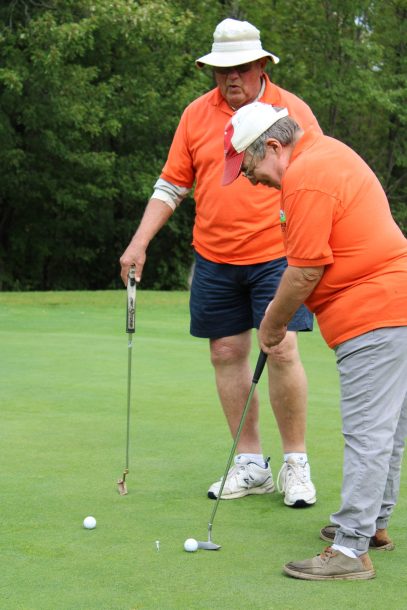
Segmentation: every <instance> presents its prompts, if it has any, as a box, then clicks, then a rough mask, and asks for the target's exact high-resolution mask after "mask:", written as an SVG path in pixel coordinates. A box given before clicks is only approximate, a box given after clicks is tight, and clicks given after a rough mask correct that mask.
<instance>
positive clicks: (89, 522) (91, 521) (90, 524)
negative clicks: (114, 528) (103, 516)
mask: <svg viewBox="0 0 407 610" xmlns="http://www.w3.org/2000/svg"><path fill="white" fill-rule="evenodd" d="M83 527H84V528H85V529H87V530H93V529H95V527H96V519H95V517H85V519H84V520H83Z"/></svg>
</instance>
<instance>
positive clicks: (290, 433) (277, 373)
mask: <svg viewBox="0 0 407 610" xmlns="http://www.w3.org/2000/svg"><path fill="white" fill-rule="evenodd" d="M267 365H268V372H269V394H270V403H271V405H272V408H273V411H274V416H275V418H276V421H277V425H278V428H279V430H280V436H281V443H282V446H283V451H284V453H291V452H295V453H305V451H306V448H305V431H306V419H307V394H308V384H307V377H306V375H305V371H304V367H303V365H302V362H301V359H300V355H299V352H298V343H297V336H296V333H295V332H288V333H287V335H286V337H285V339H284V340H283V341H282V342H281V343H280V345H278V346H276V347H275V348H274V350H273V354H271V355H270V356H269V357H268V359H267Z"/></svg>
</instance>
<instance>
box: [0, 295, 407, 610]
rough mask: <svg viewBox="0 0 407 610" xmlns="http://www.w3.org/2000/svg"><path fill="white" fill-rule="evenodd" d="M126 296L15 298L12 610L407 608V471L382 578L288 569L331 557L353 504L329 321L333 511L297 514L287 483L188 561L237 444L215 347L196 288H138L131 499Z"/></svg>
mask: <svg viewBox="0 0 407 610" xmlns="http://www.w3.org/2000/svg"><path fill="white" fill-rule="evenodd" d="M125 302H126V299H125V291H124V290H120V291H110V292H82V293H75V292H72V293H68V292H58V293H1V294H0V394H1V395H0V400H1V426H0V440H1V445H0V451H1V456H2V457H1V465H2V467H1V469H0V477H1V512H0V521H1V554H0V563H1V585H0V608H2V609H3V608H4V609H5V610H93V609H95V610H96V609H97V610H136V609H137V610H156V609H157V610H195V609H202V610H229V609H230V610H240V609H242V610H257V609H258V610H271V609H276V610H298V608H302V609H308V608H309V609H313V610H318V609H322V608H328V607H340V608H354V607H357V608H358V609H366V610H375V609H379V608H380V610H381V609H382V608H383V607H387V608H389V609H391V610H405V608H406V607H407V600H406V594H405V568H404V566H405V565H406V564H407V540H406V527H405V526H406V517H405V515H406V508H407V494H406V473H405V472H404V473H403V478H402V491H401V499H400V503H399V506H398V507H397V509H396V512H395V515H394V518H393V521H392V524H391V528H390V533H391V535H392V537H393V538H394V540H395V542H396V545H397V546H396V550H395V551H394V552H390V553H372V554H371V556H372V559H373V561H374V563H375V567H376V570H377V578H376V579H375V580H373V581H365V582H345V583H344V582H334V583H332V582H330V583H319V582H305V581H296V580H293V579H290V578H288V577H285V576H283V575H282V573H281V566H282V564H283V563H285V562H286V561H289V560H293V559H303V558H307V557H310V556H312V555H314V554H316V553H318V552H320V551H321V550H322V548H323V547H324V543H323V542H322V541H320V540H319V538H318V532H319V528H320V527H321V526H322V525H325V524H326V523H327V522H328V517H329V514H330V513H331V512H332V511H334V510H335V509H336V508H337V506H338V502H339V492H340V482H341V469H342V467H341V461H342V444H343V443H342V438H341V432H340V429H341V426H340V418H339V409H338V400H339V392H338V380H337V374H336V369H335V362H334V355H333V353H332V352H331V351H330V350H329V349H328V348H327V347H326V346H325V344H324V343H323V341H322V339H321V337H320V335H319V332H318V331H315V332H314V333H312V334H306V335H303V336H301V337H300V346H301V353H302V357H303V361H304V364H305V367H306V370H307V374H308V379H309V403H310V404H309V419H308V453H309V458H310V462H311V466H312V473H313V480H314V482H315V484H316V486H317V491H318V502H317V504H316V505H315V506H314V507H312V508H310V509H305V510H294V509H289V508H287V507H285V506H284V504H283V502H282V498H281V497H280V496H279V495H278V494H277V493H275V494H272V495H270V496H252V497H248V498H244V499H241V500H236V501H231V502H225V503H223V502H221V503H220V506H219V510H218V512H217V515H216V520H215V523H214V527H213V540H214V541H215V542H216V543H218V544H221V545H222V549H221V550H220V551H216V552H212V551H203V550H199V551H197V552H196V553H186V552H185V551H184V550H183V543H184V540H185V539H186V538H189V537H193V538H199V539H205V538H206V535H207V522H208V519H209V516H210V511H211V509H212V503H211V501H209V500H208V499H207V498H206V490H207V488H208V487H209V485H210V484H211V483H213V481H214V480H216V479H217V478H218V477H219V476H220V475H221V474H222V473H223V470H224V467H225V463H226V460H227V457H228V453H229V451H230V447H231V439H230V437H229V434H228V432H227V429H226V425H225V422H224V419H223V415H222V413H221V410H220V407H219V404H218V399H217V396H216V392H215V386H214V380H213V372H212V370H211V366H210V364H209V359H208V347H207V342H206V341H204V340H197V339H193V338H192V337H190V336H189V333H188V327H189V316H188V294H187V293H183V292H171V293H165V292H148V291H142V290H139V291H138V301H137V317H136V334H135V336H134V340H133V378H132V410H131V444H130V473H129V475H128V477H127V483H128V488H129V494H128V495H127V496H125V497H121V496H119V494H118V493H117V488H116V480H117V478H119V477H120V476H121V475H122V472H123V467H124V460H125V438H126V437H125V433H126V390H127V384H126V374H127V337H126V335H125V332H124V331H125ZM256 357H257V348H255V349H254V350H253V363H254V362H255V360H256ZM258 389H259V393H260V397H261V430H262V440H263V446H264V451H265V453H266V455H271V465H272V470H273V473H274V476H275V477H276V476H277V473H278V470H279V468H280V465H281V446H280V441H279V436H278V434H277V432H276V426H275V423H274V420H273V417H272V415H271V413H270V408H269V406H268V402H267V384H266V379H265V377H263V378H262V379H261V380H260V382H259V386H258ZM87 515H93V516H94V517H95V518H96V519H97V527H96V528H95V529H93V530H85V529H84V528H83V526H82V522H83V519H84V518H85V517H86V516H87ZM157 541H159V544H157Z"/></svg>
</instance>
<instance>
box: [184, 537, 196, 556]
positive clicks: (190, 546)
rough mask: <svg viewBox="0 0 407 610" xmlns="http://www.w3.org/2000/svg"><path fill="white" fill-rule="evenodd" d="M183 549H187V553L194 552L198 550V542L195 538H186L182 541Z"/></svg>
mask: <svg viewBox="0 0 407 610" xmlns="http://www.w3.org/2000/svg"><path fill="white" fill-rule="evenodd" d="M184 549H185V550H186V551H188V553H194V552H195V551H197V550H198V542H197V541H196V540H195V538H187V539H186V540H185V542H184Z"/></svg>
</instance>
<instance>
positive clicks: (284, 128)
mask: <svg viewBox="0 0 407 610" xmlns="http://www.w3.org/2000/svg"><path fill="white" fill-rule="evenodd" d="M275 109H276V110H282V108H278V107H275ZM299 131H301V128H300V126H299V125H298V123H296V122H295V121H294V119H293V118H291V117H290V116H286V117H283V118H282V119H279V120H278V121H277V122H276V123H274V125H272V126H271V127H269V128H268V129H266V131H264V132H263V133H262V134H261V136H259V137H258V138H257V139H256V140H255V141H254V142H252V144H250V146H248V147H247V149H246V150H247V152H249V153H250V154H252V155H253V157H255V156H256V157H257V158H258V159H264V157H265V156H266V142H267V140H269V139H270V138H274V139H275V140H278V141H279V142H280V143H281V144H282V145H283V146H287V145H288V144H292V143H293V142H294V140H295V136H296V134H297V133H298V132H299Z"/></svg>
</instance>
